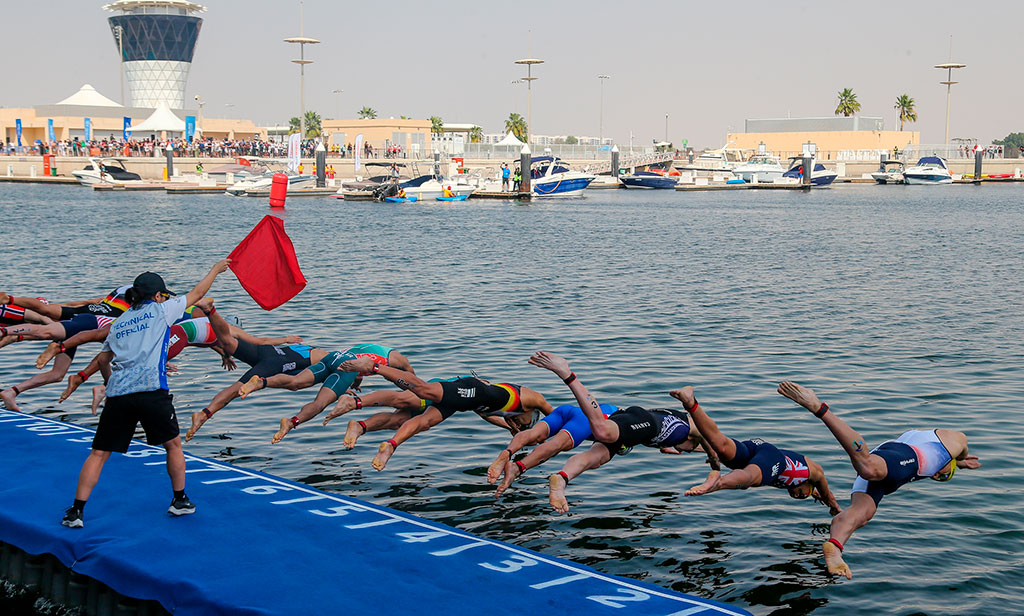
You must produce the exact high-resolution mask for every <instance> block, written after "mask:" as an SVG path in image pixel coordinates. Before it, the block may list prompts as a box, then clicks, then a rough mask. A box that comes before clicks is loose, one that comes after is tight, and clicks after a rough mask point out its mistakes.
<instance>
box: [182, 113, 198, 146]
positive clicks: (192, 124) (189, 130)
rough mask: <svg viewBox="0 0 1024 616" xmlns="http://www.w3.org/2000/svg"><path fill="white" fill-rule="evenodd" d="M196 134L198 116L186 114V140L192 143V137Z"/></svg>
mask: <svg viewBox="0 0 1024 616" xmlns="http://www.w3.org/2000/svg"><path fill="white" fill-rule="evenodd" d="M195 135H196V117H195V116H185V140H186V141H188V142H189V143H192V138H193V137H195Z"/></svg>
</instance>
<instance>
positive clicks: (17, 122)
mask: <svg viewBox="0 0 1024 616" xmlns="http://www.w3.org/2000/svg"><path fill="white" fill-rule="evenodd" d="M14 132H16V133H17V134H18V147H19V148H20V147H21V119H20V118H19V119H17V120H15V121H14Z"/></svg>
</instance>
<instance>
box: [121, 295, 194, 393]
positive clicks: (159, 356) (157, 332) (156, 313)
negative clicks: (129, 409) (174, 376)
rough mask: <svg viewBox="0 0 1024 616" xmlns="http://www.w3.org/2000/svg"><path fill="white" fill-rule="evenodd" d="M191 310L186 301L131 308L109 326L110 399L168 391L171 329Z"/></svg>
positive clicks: (146, 304) (168, 301)
mask: <svg viewBox="0 0 1024 616" xmlns="http://www.w3.org/2000/svg"><path fill="white" fill-rule="evenodd" d="M186 308H188V299H187V298H186V297H184V296H183V297H175V298H172V299H169V300H167V301H165V302H163V303H157V302H153V301H150V302H146V303H144V304H142V305H141V306H139V307H138V308H130V309H128V310H127V311H125V313H124V314H122V315H121V316H119V317H118V318H117V320H116V321H114V322H113V324H111V326H110V333H109V334H107V340H106V342H104V343H103V350H104V351H113V353H114V359H113V360H112V361H111V362H110V370H111V374H110V381H109V382H108V383H107V395H108V396H123V395H125V394H134V393H138V392H142V391H156V390H158V389H167V347H168V345H169V338H170V331H171V326H172V325H174V322H175V321H177V320H178V319H180V318H181V315H182V313H184V312H185V309H186Z"/></svg>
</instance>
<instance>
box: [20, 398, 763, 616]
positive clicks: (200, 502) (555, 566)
mask: <svg viewBox="0 0 1024 616" xmlns="http://www.w3.org/2000/svg"><path fill="white" fill-rule="evenodd" d="M93 433H94V432H93V430H91V429H89V428H85V427H82V426H77V425H75V424H70V423H65V422H60V421H54V420H51V419H48V418H45V417H41V416H36V415H26V414H23V413H17V412H13V411H0V451H3V452H4V458H5V464H6V466H5V471H6V472H7V473H8V475H9V476H11V477H18V481H8V482H4V483H3V484H2V485H0V542H3V543H6V544H9V545H11V546H15V547H16V548H18V550H21V551H23V552H25V553H27V554H29V555H44V554H50V555H52V556H54V557H55V558H56V560H57V561H59V563H61V564H62V565H63V567H66V568H67V569H69V570H70V573H60V572H56V574H55V573H54V572H53V571H52V569H53V566H54V565H53V562H52V561H49V562H50V565H46V562H47V559H46V558H45V557H43V558H35V559H33V558H25V557H24V556H23V555H22V556H18V553H17V552H16V551H11V550H4V552H3V553H4V555H5V557H4V558H5V562H6V563H7V567H8V569H7V570H8V573H9V572H10V570H11V568H12V567H14V565H12V563H15V564H17V565H18V566H19V567H29V566H32V567H34V568H35V570H34V571H32V572H29V573H28V574H27V575H28V576H29V577H30V578H32V579H41V577H42V576H41V574H40V571H41V570H42V568H45V567H47V566H49V567H50V578H49V582H48V585H49V587H50V588H51V591H54V590H55V591H56V592H57V593H58V594H59V593H64V598H65V599H67V598H70V597H71V595H72V594H74V593H70V592H68V589H69V588H70V587H71V584H70V581H69V580H78V582H77V583H78V584H79V586H80V585H81V583H82V579H83V578H82V577H81V576H87V578H88V579H90V580H95V581H96V582H97V584H102V585H106V586H107V587H109V588H110V589H111V590H112V591H113V592H115V593H117V594H118V595H121V596H124V597H130V598H132V599H134V600H137V601H140V602H142V603H140V604H139V605H143V606H145V605H148V604H147V603H145V602H149V601H156V602H158V603H159V604H160V605H161V606H162V607H163V609H165V610H167V612H170V613H174V614H190V615H208V614H209V615H213V614H264V615H266V614H299V613H301V614H337V613H342V612H348V613H353V614H369V613H373V614H378V615H382V616H383V615H389V614H395V615H397V614H410V613H430V614H439V613H451V614H458V613H463V612H465V610H466V606H486V607H485V608H484V609H485V612H486V613H487V614H509V615H515V616H522V615H523V614H550V613H557V614H565V615H571V614H587V615H588V616H600V615H602V614H618V615H633V614H651V615H654V614H657V615H659V616H665V615H667V614H672V615H674V616H684V615H685V616H742V615H745V614H748V613H747V612H746V611H744V610H742V609H738V608H732V607H729V606H727V605H724V604H720V603H716V602H713V601H707V600H704V599H700V598H696V597H691V596H688V595H684V594H681V593H677V592H673V591H670V590H666V589H664V588H660V587H658V586H654V585H651V584H646V583H643V582H638V581H634V580H629V579H625V578H619V577H615V576H611V575H606V574H603V573H600V572H598V571H595V570H594V569H591V568H589V567H587V566H584V565H579V564H576V563H573V562H570V561H566V560H562V559H559V558H553V557H549V556H545V555H542V554H539V553H537V552H533V551H531V550H527V549H523V548H519V547H517V546H515V545H511V544H507V543H502V542H500V541H493V540H489V539H483V538H481V537H477V536H475V535H472V534H470V533H467V532H465V531H461V530H458V529H455V528H451V527H448V526H445V525H443V524H438V523H434V522H431V521H428V520H425V519H422V518H418V517H416V516H414V515H410V514H405V513H402V512H399V511H395V510H392V509H388V508H385V507H380V506H377V505H373V504H371V503H368V502H364V501H361V500H358V499H354V498H348V497H345V496H342V495H339V494H333V493H327V492H321V491H319V490H316V489H314V488H311V487H309V486H306V485H303V484H300V483H296V482H293V481H289V480H287V479H282V478H279V477H274V476H271V475H266V474H263V473H259V472H255V471H250V470H247V469H243V468H239V467H234V466H230V465H227V464H223V463H220V462H217V461H214V460H209V459H205V458H199V457H196V456H190V455H186V460H187V470H186V473H187V477H188V484H187V489H188V494H189V496H190V497H191V499H192V500H193V501H194V502H195V503H196V508H197V511H196V513H195V514H194V515H190V516H182V517H180V518H175V517H172V516H170V515H168V514H167V513H166V512H165V511H166V510H165V508H166V503H167V502H169V495H170V492H169V487H168V484H167V475H166V472H165V461H164V458H165V454H164V450H163V448H161V447H152V446H149V445H146V444H145V443H144V442H142V441H133V442H132V445H131V447H130V448H129V450H128V453H127V454H125V455H123V456H122V455H114V456H113V457H112V458H111V459H110V460H109V461H108V462H107V464H106V466H105V468H104V471H103V478H102V480H101V481H100V482H99V485H98V486H97V488H96V490H95V491H94V492H93V495H92V498H91V499H90V500H89V506H88V507H86V510H85V527H84V528H82V529H68V528H64V527H62V526H61V525H60V515H61V512H62V511H63V508H64V506H66V505H67V504H69V503H70V499H71V498H72V496H73V494H74V486H75V482H76V478H77V476H78V471H79V467H80V464H81V462H82V461H83V460H84V459H85V457H86V455H87V453H88V451H89V444H90V443H91V441H92V436H93ZM54 575H56V576H57V577H58V578H59V580H60V581H59V582H58V583H55V582H54V581H53V579H54ZM61 576H63V577H61ZM24 578H25V575H24V574H23V575H21V579H24ZM40 586H42V584H40ZM79 590H80V589H79ZM77 594H78V595H82V594H83V593H82V592H77ZM118 613H123V612H118ZM136 613H141V612H136ZM147 613H151V612H147Z"/></svg>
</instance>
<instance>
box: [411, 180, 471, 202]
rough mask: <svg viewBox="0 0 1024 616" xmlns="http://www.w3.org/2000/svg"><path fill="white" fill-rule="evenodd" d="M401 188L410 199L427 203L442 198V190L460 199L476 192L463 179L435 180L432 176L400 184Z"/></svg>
mask: <svg viewBox="0 0 1024 616" xmlns="http://www.w3.org/2000/svg"><path fill="white" fill-rule="evenodd" d="M401 186H402V188H404V189H405V193H406V194H407V195H409V196H410V197H412V196H416V197H419V198H420V200H423V201H429V200H431V199H435V198H437V197H442V196H444V189H445V188H449V189H451V191H452V192H453V193H455V195H456V196H458V197H462V196H466V197H468V196H469V195H472V194H473V193H474V192H475V191H476V186H473V185H472V184H470V183H469V182H468V181H466V180H465V179H464V178H461V177H455V178H444V177H441V178H437V177H433V176H429V175H428V176H425V179H424V178H423V177H420V178H414V179H412V180H410V181H408V182H402V184H401Z"/></svg>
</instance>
